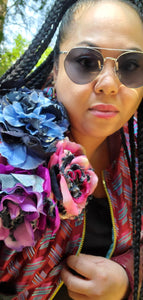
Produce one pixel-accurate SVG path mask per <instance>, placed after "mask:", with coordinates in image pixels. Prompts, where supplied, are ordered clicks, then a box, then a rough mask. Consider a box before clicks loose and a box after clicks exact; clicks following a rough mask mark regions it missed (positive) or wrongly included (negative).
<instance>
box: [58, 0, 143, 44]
mask: <svg viewBox="0 0 143 300" xmlns="http://www.w3.org/2000/svg"><path fill="white" fill-rule="evenodd" d="M71 29H72V30H71ZM84 40H85V41H88V42H91V43H93V44H94V43H95V44H96V45H98V46H100V47H111V48H132V47H137V48H141V49H142V50H143V24H142V22H141V20H140V18H139V16H138V15H137V13H136V11H134V9H133V8H131V7H129V6H128V5H127V4H125V3H123V2H113V1H109V2H108V1H101V2H97V3H92V4H91V5H89V4H88V5H85V6H83V7H82V9H81V10H78V11H77V13H76V14H75V18H74V22H73V25H72V28H70V31H69V34H68V36H67V39H66V40H65V42H64V44H65V45H64V46H66V45H67V46H68V45H69V47H74V46H76V45H78V44H80V43H82V42H83V41H84ZM126 44H127V45H126Z"/></svg>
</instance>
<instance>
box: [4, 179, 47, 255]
mask: <svg viewBox="0 0 143 300" xmlns="http://www.w3.org/2000/svg"><path fill="white" fill-rule="evenodd" d="M40 214H42V215H43V217H45V213H44V210H43V199H42V193H38V192H33V191H32V189H31V188H25V187H24V186H22V185H21V184H16V185H15V186H14V187H13V188H8V189H7V191H6V190H5V192H4V193H2V194H1V202H0V216H1V218H2V220H3V221H2V220H1V227H0V239H1V240H4V242H5V244H6V245H7V246H8V247H10V248H12V249H15V250H18V251H21V250H22V248H23V247H26V246H33V245H34V243H35V240H34V231H36V230H37V229H40V224H39V217H40ZM1 218H0V219H1ZM37 222H38V223H37ZM37 225H38V226H37ZM2 232H3V234H2Z"/></svg>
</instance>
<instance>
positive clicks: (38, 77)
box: [0, 0, 143, 300]
mask: <svg viewBox="0 0 143 300" xmlns="http://www.w3.org/2000/svg"><path fill="white" fill-rule="evenodd" d="M96 1H99V0H66V1H65V0H55V2H54V4H53V6H52V8H51V10H50V11H49V14H48V16H47V18H46V20H45V23H44V24H43V26H42V28H41V29H40V31H39V32H38V34H37V35H36V37H35V38H34V39H33V41H32V43H31V45H30V46H29V48H28V49H27V50H26V51H25V53H24V54H23V55H22V56H21V57H20V58H19V59H18V60H17V61H16V63H15V64H14V65H13V66H12V67H11V68H10V69H9V70H8V71H7V72H6V73H5V74H4V75H3V76H2V77H1V78H0V94H5V93H6V92H8V91H9V90H10V89H11V88H13V87H20V86H22V85H25V86H27V87H28V88H36V89H41V88H42V87H43V86H44V85H45V83H46V81H47V78H48V77H49V75H50V74H51V71H52V69H53V64H54V61H55V59H58V55H59V46H60V42H61V40H62V38H63V39H64V35H65V36H66V30H68V25H70V23H71V22H72V21H73V19H74V18H73V17H74V13H75V11H76V10H77V9H78V8H79V9H80V8H81V7H82V5H84V4H85V3H89V4H90V3H94V2H96ZM118 1H120V2H126V3H127V4H128V5H130V6H132V7H133V8H134V9H135V10H136V11H137V13H138V14H139V16H140V18H141V19H142V20H143V2H142V1H140V0H130V1H128V0H118ZM63 16H64V18H63ZM61 20H62V23H61V26H60V29H59V34H58V37H57V41H56V43H55V47H54V49H53V51H52V52H51V53H50V55H49V56H48V57H47V59H46V60H45V61H44V62H43V64H42V65H40V67H38V68H37V69H36V70H34V71H33V69H34V67H35V65H36V64H37V62H38V61H39V59H40V57H41V55H42V54H43V52H44V51H45V50H46V48H47V47H48V45H49V44H50V42H51V40H52V38H53V36H54V34H55V32H56V29H57V27H58V26H59V24H60V22H61ZM137 116H138V138H137V146H138V166H139V167H138V184H136V182H137V179H136V177H137V172H136V158H135V138H134V118H133V117H132V118H131V119H130V120H129V122H128V128H129V139H130V152H131V155H130V154H129V151H128V148H127V145H126V138H125V134H124V131H123V128H122V129H121V137H122V143H123V146H124V149H125V153H126V156H127V160H128V165H129V168H130V174H131V180H132V211H133V212H132V215H133V251H134V300H137V299H143V284H142V287H141V289H140V296H139V265H140V236H141V214H142V208H143V101H142V102H141V104H140V106H139V108H138V114H137ZM136 186H137V187H136Z"/></svg>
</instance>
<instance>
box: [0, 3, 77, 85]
mask: <svg viewBox="0 0 143 300" xmlns="http://www.w3.org/2000/svg"><path fill="white" fill-rule="evenodd" d="M74 2H76V0H66V1H65V0H58V1H57V0H55V3H54V5H53V7H52V9H51V10H50V11H49V13H48V17H47V18H46V20H45V23H44V24H43V26H42V28H41V29H40V31H39V32H38V34H37V35H36V37H35V38H34V39H33V41H32V44H31V45H30V46H29V48H28V49H27V50H26V51H25V53H24V54H23V55H22V56H21V58H20V59H19V60H17V62H16V63H15V64H14V65H13V66H12V67H11V68H10V69H9V70H8V71H7V72H6V73H5V74H4V75H3V76H2V77H1V79H0V84H2V83H3V82H4V81H5V80H6V81H8V80H10V81H11V80H14V81H16V80H18V79H19V78H21V77H23V78H25V77H26V76H27V75H28V74H29V73H30V72H31V71H32V69H33V68H34V66H35V65H36V64H37V62H38V60H39V59H40V57H41V55H42V53H43V52H44V51H45V50H46V49H47V47H48V45H49V43H50V41H51V39H52V37H53V36H54V33H55V31H56V29H57V27H58V25H59V22H60V21H61V19H62V17H63V15H64V13H65V12H66V10H67V9H68V7H69V6H71V5H72V4H73V3H74ZM0 87H1V86H0Z"/></svg>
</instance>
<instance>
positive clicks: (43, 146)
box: [0, 88, 69, 169]
mask: <svg viewBox="0 0 143 300" xmlns="http://www.w3.org/2000/svg"><path fill="white" fill-rule="evenodd" d="M68 127H69V122H68V117H67V114H66V111H65V109H64V106H63V105H62V104H61V103H58V102H57V101H56V100H54V101H51V100H50V99H48V98H46V97H44V95H43V93H42V92H38V91H35V90H33V91H30V90H28V89H25V88H24V89H20V90H15V89H14V90H12V91H11V92H10V93H8V94H7V95H5V96H3V97H1V98H0V133H1V140H2V143H1V144H0V153H1V154H2V155H3V156H4V157H6V158H7V160H8V162H9V164H11V165H13V166H14V167H19V168H23V169H33V168H36V167H38V166H39V165H40V164H42V163H43V162H44V161H45V160H46V158H47V157H48V156H49V155H50V153H52V152H53V151H54V150H55V143H56V141H57V140H61V139H63V138H64V134H65V132H66V131H67V130H68Z"/></svg>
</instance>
